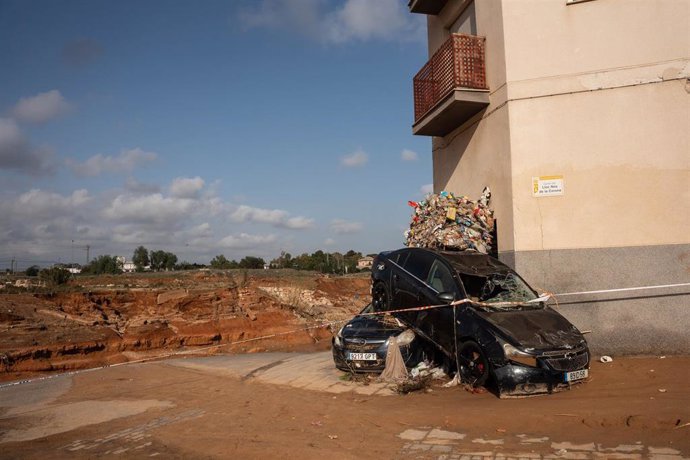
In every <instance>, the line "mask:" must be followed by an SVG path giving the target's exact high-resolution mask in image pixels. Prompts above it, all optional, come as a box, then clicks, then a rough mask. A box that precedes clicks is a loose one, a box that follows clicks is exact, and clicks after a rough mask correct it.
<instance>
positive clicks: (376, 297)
mask: <svg viewBox="0 0 690 460" xmlns="http://www.w3.org/2000/svg"><path fill="white" fill-rule="evenodd" d="M371 303H372V304H373V306H374V311H386V310H388V292H386V285H385V284H383V283H381V282H379V283H376V284H375V285H374V289H372V291H371Z"/></svg>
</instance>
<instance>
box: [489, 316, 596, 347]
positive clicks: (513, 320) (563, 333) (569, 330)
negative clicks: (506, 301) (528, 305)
mask: <svg viewBox="0 0 690 460" xmlns="http://www.w3.org/2000/svg"><path fill="white" fill-rule="evenodd" d="M480 315H481V316H482V317H484V319H486V320H487V321H488V322H490V323H491V324H493V325H494V326H495V327H496V328H497V329H498V330H499V331H500V332H502V334H503V335H505V338H506V339H508V340H509V341H510V342H513V343H514V344H515V345H518V346H520V348H522V349H524V350H529V349H534V350H554V349H564V348H565V349H570V348H575V347H578V346H580V345H582V344H584V343H585V339H584V337H583V336H582V333H581V332H580V331H579V330H578V329H577V328H576V327H575V326H573V325H572V324H571V323H570V322H569V321H568V320H567V319H565V318H564V317H563V316H562V315H561V314H560V313H558V312H556V311H555V310H553V309H551V308H549V307H546V308H540V309H534V310H515V311H511V310H504V311H483V312H481V313H480Z"/></svg>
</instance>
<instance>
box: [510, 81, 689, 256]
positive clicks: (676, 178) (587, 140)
mask: <svg viewBox="0 0 690 460" xmlns="http://www.w3.org/2000/svg"><path fill="white" fill-rule="evenodd" d="M510 125H511V152H512V153H511V158H512V180H513V193H512V196H513V203H514V208H515V212H514V227H515V248H516V249H517V250H539V249H564V248H591V247H611V246H641V245H655V244H676V243H687V242H690V94H688V89H687V88H686V85H685V82H684V81H681V80H674V81H668V82H663V83H655V84H645V85H640V86H633V87H624V88H616V89H609V90H601V91H592V92H584V93H576V94H566V95H560V96H553V97H546V98H537V99H526V100H520V101H513V102H511V103H510ZM548 175H563V176H564V181H565V194H564V195H563V196H555V197H541V198H536V197H533V196H532V189H531V186H532V177H534V176H548Z"/></svg>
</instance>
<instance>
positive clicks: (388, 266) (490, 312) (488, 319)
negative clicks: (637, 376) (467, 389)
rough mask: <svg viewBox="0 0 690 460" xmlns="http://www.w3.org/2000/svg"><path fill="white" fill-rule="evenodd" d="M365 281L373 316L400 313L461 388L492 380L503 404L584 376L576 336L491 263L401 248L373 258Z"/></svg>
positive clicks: (583, 352) (585, 359)
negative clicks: (448, 367) (455, 371)
mask: <svg viewBox="0 0 690 460" xmlns="http://www.w3.org/2000/svg"><path fill="white" fill-rule="evenodd" d="M371 277H372V282H373V284H372V299H373V300H372V305H373V308H374V310H376V311H390V310H402V311H401V312H397V313H395V316H396V317H397V318H399V319H400V320H401V321H402V322H403V323H405V324H406V325H408V326H409V327H411V328H413V329H414V331H415V332H416V333H417V334H418V335H420V336H422V337H423V338H424V339H426V340H428V341H429V342H431V343H432V344H433V345H435V347H436V348H437V349H438V350H439V351H440V352H441V353H442V355H444V356H445V357H446V360H447V362H449V364H450V365H451V366H454V367H455V368H457V369H458V370H459V374H460V377H461V378H462V379H463V381H465V382H467V383H470V384H472V385H474V386H481V385H484V384H485V383H487V381H488V380H489V379H492V380H493V381H494V383H495V387H496V389H497V390H498V393H499V395H500V396H501V397H506V396H522V395H531V394H539V393H551V392H553V391H557V390H560V389H564V388H568V387H569V386H570V385H571V384H573V383H576V382H582V381H584V380H585V379H587V377H588V376H589V360H590V355H589V349H588V347H587V342H586V340H585V338H584V337H583V335H582V333H580V331H579V330H578V329H577V328H576V327H575V326H574V325H572V324H571V323H570V322H569V321H568V320H567V319H565V318H564V317H563V316H562V315H561V314H559V313H558V312H556V311H555V310H553V309H552V308H551V307H549V306H548V305H546V299H545V298H540V297H539V295H538V294H537V293H536V292H535V291H534V289H532V288H531V287H530V286H529V285H528V284H527V283H526V282H525V281H524V280H523V279H522V278H521V277H520V276H519V275H518V274H517V273H516V272H515V271H514V270H512V269H511V268H510V267H508V266H507V265H505V264H503V263H502V262H500V261H499V260H497V259H495V258H493V257H490V256H488V255H485V254H480V253H477V252H452V251H438V250H430V249H423V248H404V249H399V250H397V251H389V252H382V253H380V254H379V255H378V256H377V257H376V258H375V259H374V263H373V267H372V274H371ZM454 301H455V302H457V303H456V305H455V306H445V307H438V308H429V309H420V308H418V307H423V306H435V305H449V304H450V303H451V302H454ZM408 309H409V310H410V311H405V310H408Z"/></svg>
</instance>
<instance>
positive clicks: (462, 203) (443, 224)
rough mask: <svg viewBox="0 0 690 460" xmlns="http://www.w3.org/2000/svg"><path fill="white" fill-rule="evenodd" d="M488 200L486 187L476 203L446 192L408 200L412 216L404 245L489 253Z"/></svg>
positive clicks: (491, 220) (491, 226)
mask: <svg viewBox="0 0 690 460" xmlns="http://www.w3.org/2000/svg"><path fill="white" fill-rule="evenodd" d="M490 199H491V191H490V190H489V187H485V188H484V191H483V192H482V196H481V198H479V200H478V201H473V200H470V199H469V198H467V197H466V196H455V195H453V194H452V193H450V192H446V191H443V192H441V193H439V194H429V195H427V196H426V198H425V199H424V201H420V202H419V203H417V202H414V201H409V202H408V204H409V205H410V206H411V207H413V208H414V214H413V215H412V221H411V222H410V229H409V230H407V231H406V232H405V245H406V246H408V247H418V248H431V249H451V250H457V251H465V250H475V251H478V252H481V253H484V254H488V253H489V252H490V251H491V248H492V245H493V239H494V237H493V232H494V212H493V211H492V210H491V209H489V200H490Z"/></svg>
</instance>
